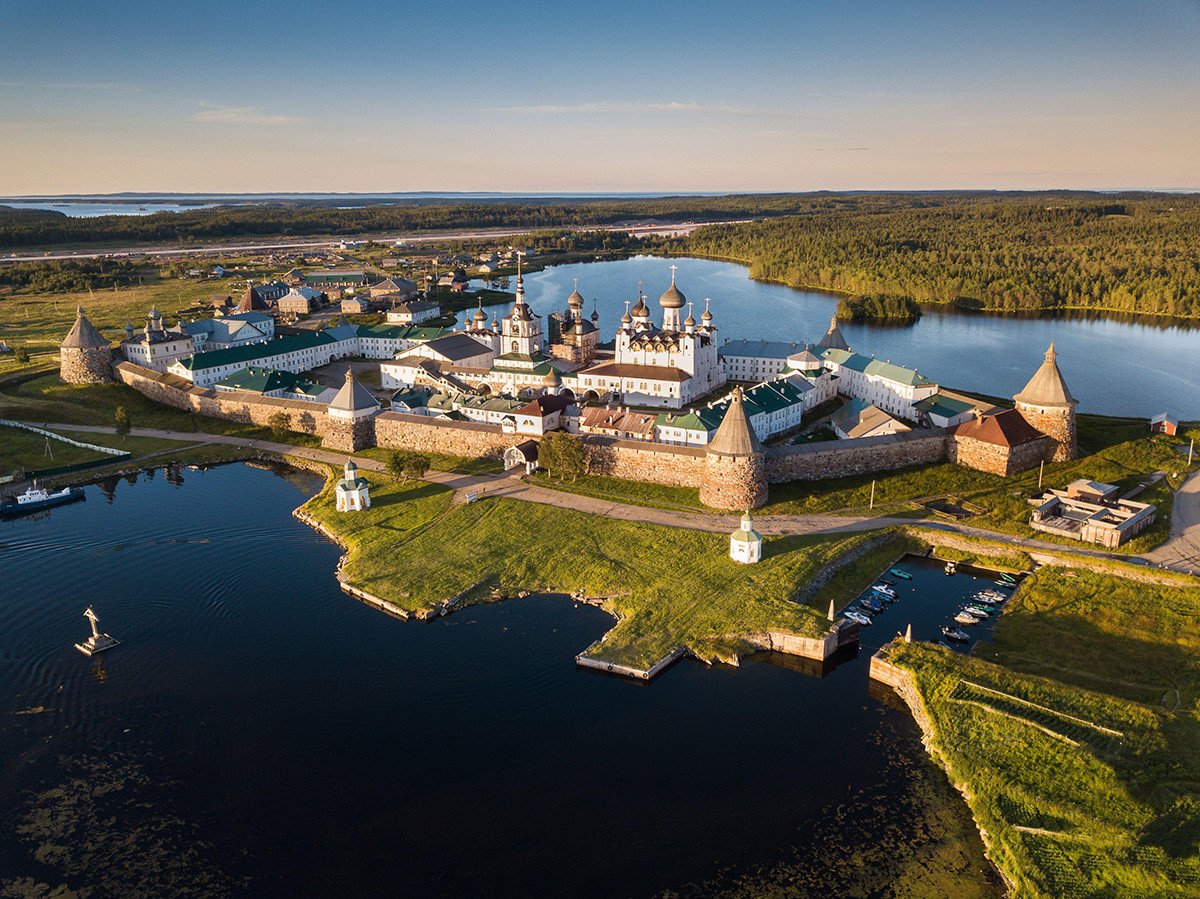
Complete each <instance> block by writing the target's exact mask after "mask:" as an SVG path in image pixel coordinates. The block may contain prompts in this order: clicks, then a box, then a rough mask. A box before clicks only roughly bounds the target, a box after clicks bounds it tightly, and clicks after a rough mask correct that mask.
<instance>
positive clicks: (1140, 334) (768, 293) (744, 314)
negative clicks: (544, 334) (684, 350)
mask: <svg viewBox="0 0 1200 899" xmlns="http://www.w3.org/2000/svg"><path fill="white" fill-rule="evenodd" d="M672 265H676V266H678V278H677V280H678V284H679V287H680V289H681V290H683V292H684V293H685V294H686V295H687V298H688V299H689V300H690V301H694V302H695V303H697V304H698V307H697V312H696V314H697V315H699V310H700V309H703V307H704V299H705V297H711V298H712V301H713V303H712V311H713V314H714V316H715V321H714V324H715V325H716V326H717V329H718V331H717V333H718V339H719V340H721V341H724V340H726V339H747V340H763V339H767V340H777V341H785V342H795V343H798V344H803V343H805V342H815V341H817V340H819V339H820V337H821V335H823V334H824V333H825V329H826V327H827V326H828V324H829V318H830V316H831V315H832V314H833V313H834V310H835V309H836V307H837V298H836V297H834V296H832V295H829V294H823V293H815V292H812V291H802V290H793V289H792V288H789V287H784V286H782V285H779V284H762V283H759V282H757V281H751V280H750V279H749V278H748V272H747V269H746V268H745V267H743V266H741V265H737V264H735V263H728V262H714V261H711V260H706V259H660V258H656V257H650V256H637V257H634V258H631V259H624V260H619V261H615V262H586V263H575V264H572V265H562V266H555V267H552V268H548V269H545V270H543V271H540V272H533V273H530V274H528V275H526V276H525V291H526V296H527V299H528V302H529V304H530V306H532V307H533V310H534V312H536V313H537V314H538V315H541V316H546V315H548V314H549V313H551V312H555V311H559V310H561V309H563V308H564V307H565V306H566V299H567V295H568V294H570V292H571V290H572V289H573V287H574V281H575V279H578V280H579V290H580V292H581V293H582V294H583V295H584V297H585V298H586V299H587V305H586V307H585V308H587V309H589V310H590V309H591V307H592V303H593V300H594V301H595V304H596V308H597V309H598V311H599V313H600V323H599V327H600V332H601V335H602V337H601V339H602V340H611V339H612V335H613V334H614V333H615V332H616V329H617V327H618V326H619V324H620V317H621V315H622V314H623V313H624V311H625V301H626V300H631V301H636V300H637V290H638V281H642V282H644V284H645V291H646V294H647V296H648V298H649V303H650V306H651V309H652V312H653V313H654V314H655V316H656V317H657V313H658V307H657V298H658V295H659V294H660V293H662V291H664V290H665V289H666V288H667V286H668V285H669V284H670V282H671V266H672ZM476 283H479V282H476ZM487 311H488V314H489V318H490V316H491V314H492V313H493V312H496V313H499V314H501V315H503V314H504V312H505V311H507V310H506V309H503V308H502V307H491V308H489V309H488V310H487ZM473 313H474V310H468V311H467V312H464V313H462V314H461V315H460V320H465V318H466V317H468V316H469V315H471V314H473ZM1198 327H1200V323H1197V322H1194V321H1185V322H1177V321H1167V320H1163V319H1160V318H1157V317H1156V318H1151V319H1148V320H1147V319H1145V318H1144V317H1139V316H1136V315H1118V316H1100V315H1097V314H1095V313H1089V312H1084V311H1071V310H1068V311H1063V312H1060V313H1056V314H1055V315H1054V316H1052V317H1038V316H1031V315H1017V316H1007V315H1006V316H999V315H996V314H992V313H978V312H967V311H963V310H958V309H955V308H953V307H941V306H937V307H930V308H928V309H927V310H926V312H925V314H924V315H923V316H922V317H921V320H920V321H919V322H917V324H915V325H913V326H911V327H901V328H896V327H882V326H877V325H863V324H858V325H845V326H843V328H842V331H843V333H844V334H845V335H846V339H847V340H848V341H849V342H850V344H851V346H852V347H853V348H854V349H855V350H857V351H859V352H861V353H865V354H867V355H873V356H876V357H877V358H879V359H890V360H892V361H894V362H897V363H900V364H903V365H906V366H908V367H910V368H916V369H918V370H919V371H920V372H921V373H922V374H924V375H927V376H928V377H930V378H933V379H934V380H936V381H938V382H939V383H942V384H945V385H947V386H948V387H952V388H957V389H962V390H971V391H977V392H980V393H985V394H988V395H992V396H1012V395H1013V394H1015V393H1017V392H1018V391H1019V390H1020V389H1021V388H1022V387H1024V386H1025V383H1026V382H1027V381H1028V380H1029V378H1030V377H1031V376H1032V375H1033V373H1034V372H1035V371H1036V370H1037V368H1038V366H1039V365H1040V364H1041V362H1042V358H1043V354H1044V353H1045V351H1046V347H1047V346H1048V345H1049V344H1050V342H1051V341H1054V342H1055V347H1056V349H1057V350H1058V362H1059V365H1060V367H1061V368H1062V371H1063V374H1064V375H1065V377H1066V379H1067V382H1068V384H1069V385H1070V387H1071V392H1072V393H1074V394H1075V396H1076V397H1077V398H1078V399H1079V400H1080V407H1079V409H1080V411H1081V412H1096V413H1101V414H1109V415H1133V416H1146V417H1149V416H1150V415H1152V414H1154V413H1155V412H1157V411H1161V410H1160V409H1158V404H1159V403H1160V402H1161V397H1164V396H1168V395H1169V396H1170V405H1171V406H1172V412H1173V413H1174V414H1176V415H1179V416H1180V417H1182V418H1183V419H1185V420H1195V419H1200V363H1198V362H1197V358H1198V357H1197V350H1198V349H1200V331H1198V330H1197V328H1198ZM1098 359H1111V360H1120V361H1119V365H1118V368H1119V375H1115V374H1114V371H1115V370H1114V368H1113V367H1112V366H1109V365H1097V364H1096V360H1098ZM1155 397H1159V398H1160V399H1155Z"/></svg>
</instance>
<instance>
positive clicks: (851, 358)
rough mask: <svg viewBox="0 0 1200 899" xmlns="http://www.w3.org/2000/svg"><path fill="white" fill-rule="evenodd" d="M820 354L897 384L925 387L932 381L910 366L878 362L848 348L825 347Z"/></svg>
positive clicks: (835, 361) (827, 359)
mask: <svg viewBox="0 0 1200 899" xmlns="http://www.w3.org/2000/svg"><path fill="white" fill-rule="evenodd" d="M820 355H821V357H822V358H823V359H825V360H826V361H828V362H833V363H835V364H837V365H840V366H842V367H843V368H848V369H850V370H851V371H859V372H862V373H863V374H866V375H873V376H874V377H878V378H886V379H887V380H889V381H895V382H896V383H898V384H905V385H907V386H909V387H925V386H930V385H932V384H933V383H934V382H933V381H931V380H929V379H928V378H926V377H925V376H924V375H921V374H918V373H917V372H916V371H914V370H913V369H911V368H904V367H903V366H900V365H893V364H892V363H891V362H880V361H879V360H878V359H872V358H870V357H869V356H862V355H859V354H858V353H852V352H850V351H849V350H837V349H825V350H822V351H821V354H820Z"/></svg>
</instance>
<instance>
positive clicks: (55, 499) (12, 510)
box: [0, 483, 87, 518]
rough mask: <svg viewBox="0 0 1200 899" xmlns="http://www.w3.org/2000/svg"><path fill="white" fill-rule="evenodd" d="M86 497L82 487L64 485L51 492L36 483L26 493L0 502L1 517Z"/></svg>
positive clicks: (13, 516) (14, 515) (47, 507)
mask: <svg viewBox="0 0 1200 899" xmlns="http://www.w3.org/2000/svg"><path fill="white" fill-rule="evenodd" d="M86 498H87V494H85V493H84V492H83V488H82V487H64V488H63V489H62V490H59V491H58V492H57V493H51V492H50V491H49V490H47V489H46V488H45V487H39V486H37V484H36V483H35V484H34V485H33V486H32V487H30V488H29V489H28V490H26V491H25V492H24V493H19V494H17V495H16V496H15V497H9V498H8V499H6V500H4V501H3V502H0V518H16V517H17V516H18V515H28V514H29V513H30V512H36V511H38V510H39V509H49V508H51V507H52V506H62V505H65V504H66V503H73V502H77V501H79V500H81V499H86Z"/></svg>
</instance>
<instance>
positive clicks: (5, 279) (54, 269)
mask: <svg viewBox="0 0 1200 899" xmlns="http://www.w3.org/2000/svg"><path fill="white" fill-rule="evenodd" d="M140 275H141V272H140V270H139V268H138V266H137V265H135V264H134V263H132V262H114V261H112V260H108V259H97V260H90V259H88V260H79V261H74V260H63V261H54V262H17V263H14V264H13V265H4V266H0V286H4V287H17V288H21V289H23V290H27V291H30V292H32V293H57V292H59V291H79V290H89V289H90V290H98V289H100V288H101V287H124V286H126V285H129V284H137V283H138V280H139V277H140Z"/></svg>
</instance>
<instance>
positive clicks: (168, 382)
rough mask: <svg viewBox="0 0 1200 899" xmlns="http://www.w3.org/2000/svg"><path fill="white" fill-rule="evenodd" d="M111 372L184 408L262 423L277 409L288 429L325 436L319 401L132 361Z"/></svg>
mask: <svg viewBox="0 0 1200 899" xmlns="http://www.w3.org/2000/svg"><path fill="white" fill-rule="evenodd" d="M113 373H114V374H115V376H116V379H117V380H118V381H119V382H120V383H122V384H125V385H126V386H128V387H132V388H133V389H134V390H136V391H137V392H138V393H140V394H142V395H143V396H146V397H149V398H150V399H152V400H154V401H155V402H156V403H162V404H163V405H164V406H173V407H174V408H176V409H182V410H183V411H184V412H195V413H198V414H199V415H208V416H210V417H212V418H223V419H225V420H227V421H237V422H241V423H242V424H254V425H259V426H261V427H268V419H269V418H270V417H271V416H272V415H274V414H275V413H276V412H284V413H286V414H287V416H288V428H289V430H292V431H297V432H299V433H301V434H312V435H315V436H318V437H324V436H325V435H326V433H327V431H328V430H329V427H330V423H329V421H328V416H327V415H326V414H325V409H324V406H322V405H321V404H320V403H310V402H306V401H304V400H283V399H275V398H274V397H265V396H262V395H260V394H257V393H247V392H245V391H241V390H235V391H233V392H228V391H218V390H213V389H212V388H209V387H196V386H194V385H193V384H192V383H191V381H188V380H185V379H184V378H180V377H178V376H177V375H168V374H165V373H161V372H156V371H153V370H152V369H149V368H143V367H142V366H140V365H135V364H134V363H132V362H120V363H118V364H117V365H115V366H113Z"/></svg>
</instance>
